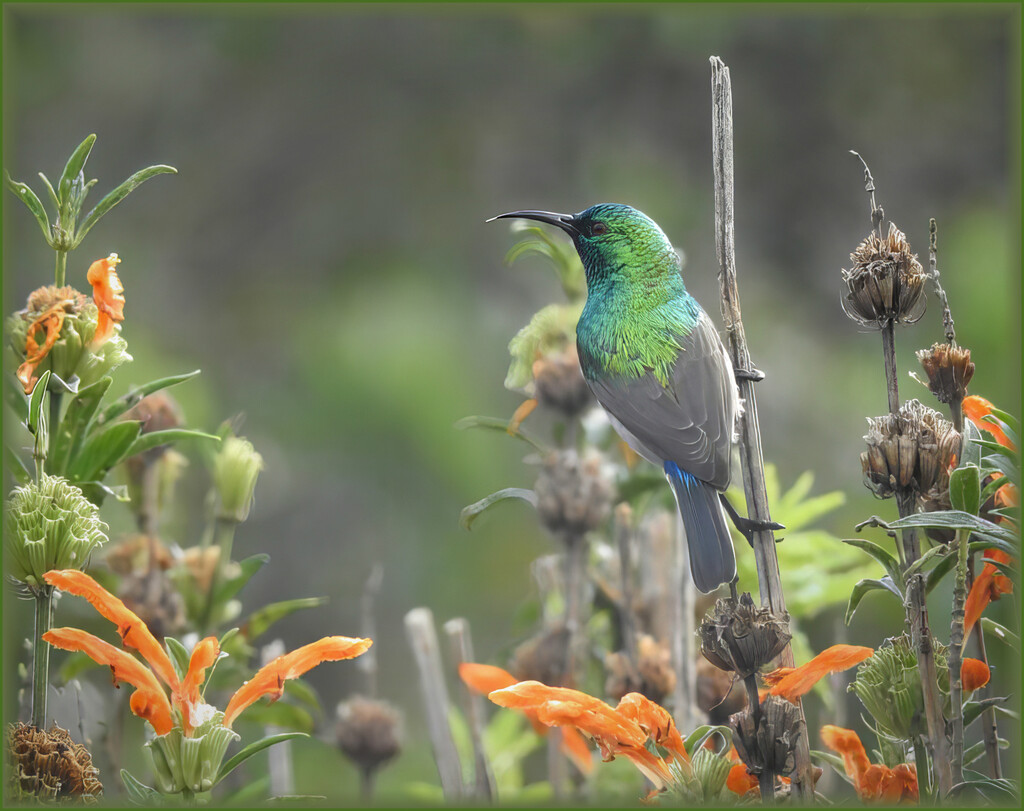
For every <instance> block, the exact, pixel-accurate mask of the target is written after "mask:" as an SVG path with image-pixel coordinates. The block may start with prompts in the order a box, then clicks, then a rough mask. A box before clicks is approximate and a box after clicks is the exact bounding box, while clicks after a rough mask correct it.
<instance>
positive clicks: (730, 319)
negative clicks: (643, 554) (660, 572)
mask: <svg viewBox="0 0 1024 811" xmlns="http://www.w3.org/2000/svg"><path fill="white" fill-rule="evenodd" d="M711 106H712V112H711V116H712V156H713V161H714V174H715V236H716V239H715V248H716V251H717V254H718V263H719V267H720V270H719V281H720V282H721V286H722V317H723V319H724V320H725V327H726V331H727V332H728V335H729V349H730V354H731V356H732V363H733V367H734V368H735V369H736V370H749V369H750V368H751V363H750V352H749V351H748V350H747V340H746V335H745V333H744V331H743V320H742V318H741V316H740V300H739V288H738V286H737V281H736V246H735V236H736V225H735V212H734V198H733V141H732V84H731V82H730V80H729V68H727V67H726V66H725V63H724V62H722V60H721V59H719V58H718V57H717V56H713V57H711ZM739 387H740V397H742V398H743V401H744V412H743V417H742V419H741V422H740V460H741V462H742V468H743V490H744V493H745V494H746V501H747V514H748V515H749V516H750V517H751V518H752V519H754V520H756V521H764V522H769V521H771V516H770V514H769V510H768V492H767V489H766V486H765V480H764V458H763V454H762V451H761V430H760V426H759V424H758V420H757V401H756V399H755V397H754V385H753V382H752V381H751V380H749V379H744V380H740V381H739ZM754 556H755V560H756V563H757V580H758V588H759V592H760V595H761V604H762V605H766V606H768V607H769V608H771V610H772V611H773V612H774V613H776V614H779V615H783V614H785V613H786V599H785V596H784V595H783V593H782V578H781V576H780V574H779V561H778V557H777V555H776V552H775V533H774V532H772V531H771V530H770V529H766V530H759V531H757V532H755V533H754ZM779 660H780V662H781V663H782V665H783V666H785V667H793V666H794V664H795V661H794V659H793V650H792V648H791V647H790V646H789V645H787V646H786V648H785V650H784V651H783V652H782V655H781V656H780V657H779ZM800 722H801V727H802V729H803V730H804V734H802V735H801V736H800V737H799V739H798V740H797V745H796V751H795V763H796V769H795V774H794V776H793V782H794V783H795V784H796V787H797V791H798V796H799V797H800V798H801V799H802V800H803V801H804V802H806V803H808V804H812V803H813V802H814V777H813V772H812V768H813V767H812V764H811V753H810V746H809V744H808V740H807V731H806V730H807V724H806V721H805V720H804V717H803V706H802V705H801V707H800ZM763 799H765V800H766V801H772V800H773V799H774V798H773V797H764V798H763Z"/></svg>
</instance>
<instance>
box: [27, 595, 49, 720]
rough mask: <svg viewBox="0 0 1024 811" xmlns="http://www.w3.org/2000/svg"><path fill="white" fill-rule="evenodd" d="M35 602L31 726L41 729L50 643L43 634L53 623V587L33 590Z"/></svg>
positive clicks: (44, 714)
mask: <svg viewBox="0 0 1024 811" xmlns="http://www.w3.org/2000/svg"><path fill="white" fill-rule="evenodd" d="M33 593H34V595H35V600H36V623H35V638H34V639H33V640H32V644H33V649H32V725H33V726H35V727H36V728H37V729H43V725H44V724H45V723H46V690H47V687H48V686H49V682H50V643H49V642H45V641H43V634H45V633H46V632H47V631H49V630H50V625H51V624H52V623H53V587H52V586H43V587H42V588H40V589H35V590H34V592H33Z"/></svg>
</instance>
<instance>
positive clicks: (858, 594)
mask: <svg viewBox="0 0 1024 811" xmlns="http://www.w3.org/2000/svg"><path fill="white" fill-rule="evenodd" d="M886 580H889V578H888V576H886V577H883V578H882V579H881V580H872V579H864V580H858V581H857V583H856V585H855V586H854V587H853V591H852V592H850V602H849V604H848V605H847V606H846V624H847V625H849V624H850V620H852V619H853V615H854V613H855V612H856V611H857V606H859V605H860V601H861V600H863V599H864V595H865V594H867V593H868V592H869V591H887V592H889V593H890V594H892V595H894V596H895V597H896V599H898V600H900V601H901V602H902V600H903V595H902V594H901V593H900V591H899V589H897V588H896V586H895V584H894V583H893V582H892V581H891V580H889V582H888V583H887V582H886Z"/></svg>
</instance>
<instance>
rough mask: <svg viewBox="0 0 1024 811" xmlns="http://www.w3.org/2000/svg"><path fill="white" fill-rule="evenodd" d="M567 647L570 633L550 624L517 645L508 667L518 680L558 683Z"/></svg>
mask: <svg viewBox="0 0 1024 811" xmlns="http://www.w3.org/2000/svg"><path fill="white" fill-rule="evenodd" d="M568 649H569V632H568V631H567V630H566V629H565V627H564V626H561V625H558V626H552V627H550V628H547V629H545V630H543V631H541V632H540V633H539V634H537V635H536V636H532V637H530V638H529V639H527V640H526V641H525V642H523V643H521V644H520V645H519V646H518V647H516V649H515V651H514V652H513V653H512V662H511V664H510V665H509V670H511V671H512V674H513V675H514V676H515V677H516V678H517V679H519V681H539V682H540V683H541V684H560V683H561V681H562V677H563V676H564V675H565V665H566V652H567V651H568Z"/></svg>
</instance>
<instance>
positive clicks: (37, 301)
mask: <svg viewBox="0 0 1024 811" xmlns="http://www.w3.org/2000/svg"><path fill="white" fill-rule="evenodd" d="M90 302H91V299H90V298H89V297H88V296H87V295H85V293H80V292H79V291H78V290H75V288H73V287H71V286H70V285H69V286H67V287H54V286H53V285H52V284H49V285H46V286H45V287H39V288H37V289H35V290H33V291H32V292H31V293H29V295H28V301H27V302H25V309H24V310H22V311H21V312H19V313H18V315H20V316H21V318H22V319H23V320H25V321H31V320H32V319H34V318H35V317H36V316H38V315H39V314H40V313H44V312H46V311H47V310H49V309H50V308H51V307H53V306H55V305H57V304H59V305H60V306H61V308H62V309H63V310H64V312H65V313H67V314H68V315H77V314H78V313H80V312H81V311H82V309H83V308H84V307H85V306H86V305H88V304H89V303H90Z"/></svg>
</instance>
